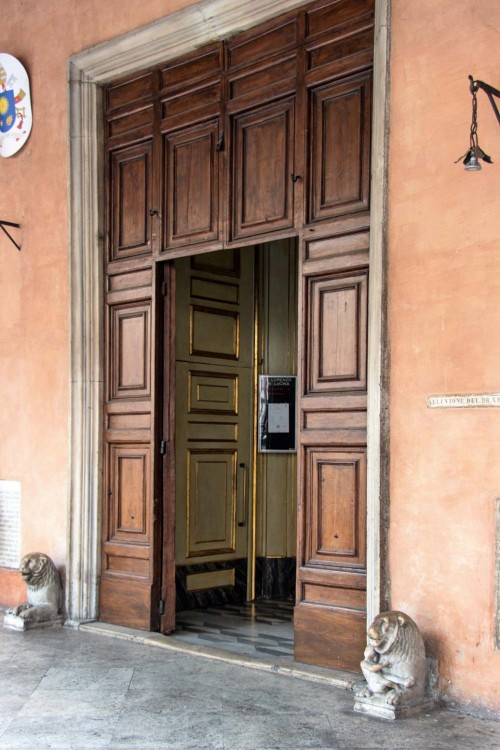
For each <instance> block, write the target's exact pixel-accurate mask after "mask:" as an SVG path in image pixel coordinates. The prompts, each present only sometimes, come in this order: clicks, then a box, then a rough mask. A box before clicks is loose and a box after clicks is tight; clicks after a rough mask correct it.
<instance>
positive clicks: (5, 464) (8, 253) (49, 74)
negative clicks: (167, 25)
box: [0, 0, 189, 606]
mask: <svg viewBox="0 0 500 750" xmlns="http://www.w3.org/2000/svg"><path fill="white" fill-rule="evenodd" d="M185 5H189V0H187V1H186V0H171V1H168V0H167V1H165V0H141V2H140V3H136V2H134V3H132V2H123V0H107V2H101V0H85V2H81V3H70V4H68V2H67V0H46V2H43V3H40V2H36V0H23V1H22V2H20V1H19V0H2V22H1V24H0V50H1V51H2V52H7V53H9V54H11V55H14V56H15V57H18V58H19V59H20V60H21V61H22V62H23V64H24V65H25V67H26V69H27V70H28V73H29V76H30V83H31V96H32V104H33V111H34V124H33V130H32V133H31V136H30V139H29V141H28V142H27V144H26V145H25V146H24V148H23V149H22V150H21V151H19V152H18V154H16V155H15V156H13V157H11V158H8V159H5V158H1V159H0V218H1V219H3V220H7V221H13V222H17V223H20V224H21V225H22V232H21V235H20V236H21V239H22V251H21V252H18V251H17V250H16V249H15V247H14V246H13V245H11V244H10V242H9V241H8V239H7V238H6V237H5V236H4V235H3V233H0V234H1V236H0V268H1V272H0V273H1V279H0V283H1V293H0V353H1V356H0V394H1V404H0V436H1V439H0V479H11V480H12V479H15V480H19V481H20V482H21V493H22V519H21V554H24V553H26V552H30V551H37V550H38V551H43V552H46V553H47V554H49V555H50V556H51V557H53V559H54V561H55V562H56V564H57V565H58V566H64V565H65V560H66V524H67V519H66V513H67V497H68V457H69V452H68V435H69V432H68V421H69V412H68V408H69V326H68V310H69V299H68V263H67V259H68V219H67V213H68V158H67V157H68V143H67V131H68V117H67V83H66V79H67V61H68V58H69V57H70V56H71V55H73V54H74V53H76V52H79V51H80V50H83V49H86V48H88V47H90V46H93V45H95V44H97V43H99V42H103V41H106V40H107V39H110V38H112V37H114V36H117V35H119V34H123V33H124V32H126V31H128V30H130V29H132V28H136V27H139V26H143V25H144V24H147V23H150V22H152V21H154V20H157V19H158V18H160V17H162V16H164V15H167V14H169V13H171V12H173V11H174V10H177V9H178V8H180V7H182V6H185ZM18 237H19V236H18ZM11 578H12V576H11V573H10V571H2V570H0V606H1V605H4V606H5V605H10V604H12V601H11V600H10V597H11V596H12V592H11V584H12V580H11ZM18 593H19V592H18Z"/></svg>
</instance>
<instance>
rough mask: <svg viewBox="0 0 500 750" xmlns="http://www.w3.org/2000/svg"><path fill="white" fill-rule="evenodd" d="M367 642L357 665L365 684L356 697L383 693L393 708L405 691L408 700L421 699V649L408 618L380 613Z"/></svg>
mask: <svg viewBox="0 0 500 750" xmlns="http://www.w3.org/2000/svg"><path fill="white" fill-rule="evenodd" d="M367 640H368V645H367V646H366V649H365V653H364V659H363V661H362V662H361V670H362V672H363V675H364V677H365V679H366V682H367V685H366V687H365V688H363V689H362V690H361V691H360V693H359V695H360V696H362V697H368V696H370V695H373V694H374V693H378V694H385V702H386V703H388V704H389V705H393V706H394V705H397V704H398V703H399V702H400V701H401V698H402V695H403V694H404V693H405V692H406V691H407V690H409V689H411V694H412V697H417V696H418V697H421V696H422V695H423V693H424V690H425V676H426V660H425V647H424V642H423V640H422V636H421V634H420V631H419V629H418V627H417V626H416V624H415V623H414V622H413V620H412V619H411V617H409V616H408V615H406V614H405V613H404V612H398V611H392V612H381V613H380V614H379V615H378V616H377V617H376V618H375V620H374V621H373V623H372V624H371V626H370V627H369V628H368V639H367Z"/></svg>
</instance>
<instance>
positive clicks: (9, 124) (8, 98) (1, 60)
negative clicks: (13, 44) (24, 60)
mask: <svg viewBox="0 0 500 750" xmlns="http://www.w3.org/2000/svg"><path fill="white" fill-rule="evenodd" d="M32 122H33V115H32V112H31V98H30V83H29V79H28V74H27V72H26V70H25V68H24V66H23V65H21V63H20V62H19V60H17V59H16V58H15V57H12V55H8V54H6V53H4V52H0V156H12V155H13V154H15V153H17V151H19V149H20V148H22V147H23V146H24V144H25V143H26V141H27V140H28V137H29V134H30V133H31V125H32Z"/></svg>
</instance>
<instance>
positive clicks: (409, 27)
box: [0, 0, 500, 711]
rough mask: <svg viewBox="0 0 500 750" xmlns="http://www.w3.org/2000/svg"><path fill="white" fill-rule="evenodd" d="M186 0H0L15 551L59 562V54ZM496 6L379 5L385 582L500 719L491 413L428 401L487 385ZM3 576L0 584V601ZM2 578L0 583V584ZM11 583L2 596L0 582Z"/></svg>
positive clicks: (63, 395) (3, 313)
mask: <svg viewBox="0 0 500 750" xmlns="http://www.w3.org/2000/svg"><path fill="white" fill-rule="evenodd" d="M188 4H190V3H189V0H171V1H170V2H168V1H166V0H142V2H140V3H136V2H134V3H132V2H130V1H129V0H127V1H126V2H124V0H107V2H105V3H103V2H102V1H101V0H83V2H80V3H72V4H71V12H68V11H69V7H70V6H69V5H68V2H67V0H46V2H44V3H39V2H35V0H23V2H20V1H19V0H3V3H2V24H1V26H0V49H1V50H2V51H5V52H8V53H10V54H13V55H15V56H17V57H19V58H20V59H21V60H22V61H23V62H24V64H25V65H26V67H27V69H28V71H29V73H30V76H31V86H32V97H33V107H34V112H35V122H34V127H33V132H32V135H31V138H30V140H29V142H28V143H27V145H26V146H25V147H24V149H23V150H22V151H21V152H20V153H19V154H18V155H16V156H15V157H12V158H10V159H1V160H0V186H1V187H0V218H3V219H7V220H10V221H18V222H20V223H21V224H22V225H23V230H22V244H23V249H22V252H20V253H18V252H17V251H16V250H15V248H14V247H13V246H12V245H10V244H9V243H8V241H7V240H6V239H5V238H4V237H3V236H0V253H1V294H0V351H1V358H0V393H1V397H2V403H1V409H0V435H1V440H0V479H18V480H20V481H21V484H22V507H23V511H22V552H23V553H24V552H26V551H30V550H35V549H40V550H43V551H45V552H47V553H48V554H50V555H51V556H52V557H53V558H54V560H55V561H56V563H57V564H58V566H63V565H64V563H65V559H66V507H67V495H68V434H69V433H68V393H69V340H68V336H69V328H68V266H67V257H68V222H67V190H68V187H67V186H68V160H67V154H68V146H67V138H66V134H67V89H66V70H67V60H68V57H69V56H70V55H72V54H74V53H75V52H78V51H80V50H82V49H85V48H88V47H90V46H92V45H94V44H96V43H99V42H102V41H105V40H107V39H110V38H112V37H114V36H117V35H119V34H122V33H124V32H126V31H129V30H131V29H133V28H137V27H139V26H141V25H144V24H146V23H149V22H151V21H154V20H156V19H157V18H160V17H163V16H165V15H167V14H168V13H170V12H173V11H174V10H176V9H178V8H180V7H183V6H186V5H188ZM499 28H500V7H499V6H498V5H497V4H495V3H491V2H490V0H474V2H473V0H440V2H439V3H436V2H435V0H419V2H418V3H415V2H413V0H393V12H392V54H393V57H392V65H391V76H392V87H391V112H392V115H391V138H390V149H391V150H390V200H389V216H390V220H389V260H390V271H389V289H390V303H389V325H390V336H391V347H392V374H391V378H392V381H391V383H392V384H391V437H392V454H391V501H392V506H391V528H390V573H391V586H392V604H393V606H396V607H399V608H401V609H405V610H407V611H408V612H409V613H410V614H412V615H414V616H415V618H416V619H417V622H418V623H419V624H420V625H421V627H422V628H423V630H424V632H425V635H426V637H427V639H428V642H429V644H430V645H431V647H432V648H433V650H434V653H435V654H436V655H439V657H440V660H441V669H442V675H443V679H442V686H443V689H444V691H445V692H446V694H447V695H448V696H449V697H450V699H456V700H459V701H460V702H461V703H462V704H463V703H467V702H471V703H474V704H476V705H480V706H483V707H485V706H486V707H487V706H489V707H491V708H493V709H495V710H497V711H500V680H499V679H498V675H499V666H500V654H499V653H495V652H494V651H493V499H494V498H495V497H496V496H497V495H500V462H499V461H498V451H497V448H496V446H497V445H498V441H499V438H500V411H498V410H485V411H476V410H468V411H460V412H458V411H448V412H445V411H430V410H428V409H427V407H426V399H427V396H428V395H430V394H436V393H460V392H469V391H474V392H487V391H500V381H499V378H500V376H499V374H498V373H499V372H500V353H499V347H498V331H499V330H500V325H499V324H500V305H499V304H498V300H499V299H500V294H499V293H500V267H499V266H500V252H499V250H500V248H499V244H500V240H499V236H500V227H499V220H498V192H499V188H500V137H499V135H500V129H499V128H498V126H497V125H496V122H495V121H494V117H493V113H492V112H491V110H490V109H489V104H488V103H487V101H486V99H485V97H484V95H482V94H480V106H479V116H480V130H479V133H480V142H481V143H482V144H483V146H484V147H485V148H486V150H488V149H490V150H491V152H492V154H493V157H494V159H495V157H496V161H497V162H498V164H495V165H494V166H486V167H485V168H484V169H483V171H482V172H480V173H477V174H466V173H465V172H464V171H463V169H462V168H461V167H460V166H459V165H454V164H453V161H454V159H456V158H457V157H458V156H459V155H460V154H461V153H462V152H464V151H465V150H466V148H467V143H468V127H469V122H468V120H469V113H470V95H469V94H468V91H467V75H468V73H472V74H473V75H474V76H475V77H478V78H482V79H484V80H486V81H488V82H490V83H492V85H495V86H497V87H500V79H499V73H498V71H499V69H500V65H499V62H500V58H499V49H500V44H499V38H498V29H499ZM11 578H12V575H11V574H10V573H5V574H4V576H2V572H1V571H0V603H5V604H12V603H13V602H11V601H3V602H2V592H7V593H6V595H7V596H8V592H9V591H10V590H11V589H9V586H11V585H13V584H12V580H11ZM3 581H5V584H6V585H5V587H3V586H2V583H3ZM7 584H8V585H7Z"/></svg>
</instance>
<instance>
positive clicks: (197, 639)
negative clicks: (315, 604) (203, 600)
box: [173, 600, 293, 659]
mask: <svg viewBox="0 0 500 750" xmlns="http://www.w3.org/2000/svg"><path fill="white" fill-rule="evenodd" d="M176 623H177V626H176V630H175V633H174V634H173V635H174V637H175V638H177V639H179V640H182V641H184V642H186V643H193V644H196V645H198V646H202V645H203V646H208V647H211V648H217V649H221V650H223V651H230V652H231V653H235V654H242V655H245V656H254V657H258V658H259V659H276V658H277V657H282V658H293V604H292V603H291V602H276V601H264V600H262V601H258V602H252V603H248V604H232V605H226V606H225V607H220V608H218V607H207V608H206V609H193V610H189V611H187V612H177V616H176Z"/></svg>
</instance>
